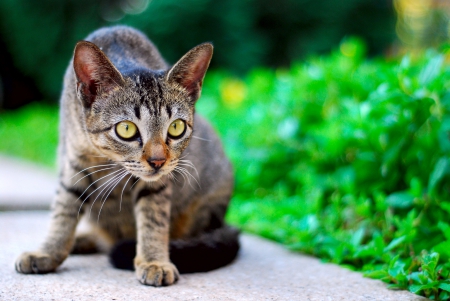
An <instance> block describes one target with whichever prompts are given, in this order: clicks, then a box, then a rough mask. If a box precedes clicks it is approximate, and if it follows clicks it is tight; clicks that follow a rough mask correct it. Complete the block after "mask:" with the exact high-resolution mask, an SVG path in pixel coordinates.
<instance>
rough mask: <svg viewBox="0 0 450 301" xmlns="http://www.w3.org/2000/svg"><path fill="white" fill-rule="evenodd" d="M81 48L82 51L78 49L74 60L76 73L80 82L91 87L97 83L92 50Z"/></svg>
mask: <svg viewBox="0 0 450 301" xmlns="http://www.w3.org/2000/svg"><path fill="white" fill-rule="evenodd" d="M80 48H81V49H77V52H76V53H75V58H74V65H75V73H76V75H77V77H78V80H79V81H81V82H82V83H84V84H85V85H88V86H89V85H91V83H93V82H95V79H94V72H95V71H94V63H93V61H94V59H93V57H92V50H91V49H89V48H88V47H80Z"/></svg>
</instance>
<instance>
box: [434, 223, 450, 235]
mask: <svg viewBox="0 0 450 301" xmlns="http://www.w3.org/2000/svg"><path fill="white" fill-rule="evenodd" d="M437 226H438V228H439V229H440V230H441V231H442V233H444V235H445V238H447V240H450V225H449V224H447V223H444V222H443V221H439V223H438V224H437Z"/></svg>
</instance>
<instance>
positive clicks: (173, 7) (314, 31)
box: [0, 0, 395, 107]
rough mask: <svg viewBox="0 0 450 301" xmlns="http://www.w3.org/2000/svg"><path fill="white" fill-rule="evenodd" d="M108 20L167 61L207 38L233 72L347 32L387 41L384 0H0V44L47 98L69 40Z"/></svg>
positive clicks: (376, 47) (389, 16) (380, 43)
mask: <svg viewBox="0 0 450 301" xmlns="http://www.w3.org/2000/svg"><path fill="white" fill-rule="evenodd" d="M113 24H128V25H131V26H134V27H136V28H138V29H140V30H142V31H144V32H145V33H147V34H148V36H149V37H150V38H151V39H152V40H153V41H154V42H155V43H156V45H158V47H159V48H160V50H161V52H162V53H163V54H164V56H165V57H166V59H167V60H168V61H169V62H172V63H173V62H175V61H176V60H177V59H179V58H180V57H181V56H182V55H183V54H184V53H185V52H187V51H188V50H189V49H190V48H192V47H193V46H195V45H196V44H199V43H202V42H205V41H212V42H213V43H214V44H215V46H216V51H215V55H214V59H213V63H212V67H213V68H214V67H222V68H227V69H228V70H231V71H233V72H236V73H242V72H246V71H248V70H249V69H251V68H253V67H255V66H259V65H266V66H280V65H285V66H287V65H288V64H289V63H290V62H291V61H292V60H294V59H298V58H299V57H301V56H302V55H305V54H309V53H314V52H327V51H329V50H330V48H331V47H332V46H333V45H336V44H337V43H339V41H340V40H341V39H342V38H343V37H344V36H346V35H349V34H353V35H359V36H361V37H363V38H364V39H365V40H366V41H367V42H368V45H369V51H371V52H373V53H380V52H381V51H383V50H384V49H385V48H386V47H387V46H388V45H389V44H390V43H391V42H392V41H393V40H394V39H395V31H394V24H395V15H394V11H393V7H392V3H391V2H390V1H379V0H347V1H340V2H339V1H335V0H320V1H313V0H279V1H277V3H276V4H274V2H273V1H269V0H246V1H242V0H228V1H213V0H185V1H179V0H153V1H149V0H99V1H92V0H76V1H75V0H65V1H59V0H41V1H29V0H2V1H0V41H1V40H4V41H5V44H6V47H7V49H8V51H9V52H10V54H11V56H12V58H13V61H14V64H15V66H17V68H18V69H19V70H21V71H22V72H23V73H24V74H25V75H28V76H31V77H32V78H33V79H34V80H35V82H36V84H37V86H38V87H39V89H40V90H41V92H42V93H44V96H45V97H46V98H47V99H50V100H52V101H56V100H57V98H58V96H59V93H60V90H61V87H62V76H63V72H64V69H65V68H66V66H67V65H68V62H69V60H70V57H71V55H72V51H73V48H74V45H75V43H76V42H77V41H78V40H81V39H83V38H85V37H86V36H87V35H88V34H89V33H90V32H91V31H93V30H95V29H97V28H99V27H101V26H108V25H113ZM0 71H1V69H0ZM5 76H8V74H0V77H5ZM12 97H13V96H12ZM12 97H11V98H8V99H6V100H5V101H13V99H12ZM9 107H15V106H9Z"/></svg>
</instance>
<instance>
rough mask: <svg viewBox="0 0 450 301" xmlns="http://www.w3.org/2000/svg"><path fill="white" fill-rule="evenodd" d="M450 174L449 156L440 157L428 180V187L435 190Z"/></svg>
mask: <svg viewBox="0 0 450 301" xmlns="http://www.w3.org/2000/svg"><path fill="white" fill-rule="evenodd" d="M449 174H450V160H449V158H447V157H442V158H440V159H439V160H438V161H437V162H436V164H435V165H434V169H433V171H432V173H431V175H430V179H429V180H428V189H429V190H430V191H433V190H435V189H436V186H437V184H438V183H439V182H440V181H441V180H442V179H443V178H444V177H445V176H446V175H449Z"/></svg>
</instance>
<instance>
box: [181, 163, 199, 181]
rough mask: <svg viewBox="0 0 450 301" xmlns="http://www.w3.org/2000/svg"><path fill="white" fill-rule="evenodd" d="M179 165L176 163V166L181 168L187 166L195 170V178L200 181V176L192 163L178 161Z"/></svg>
mask: <svg viewBox="0 0 450 301" xmlns="http://www.w3.org/2000/svg"><path fill="white" fill-rule="evenodd" d="M180 162H181V163H178V165H181V166H188V167H191V168H192V169H194V170H195V173H196V174H197V178H199V179H200V175H199V174H198V171H197V168H196V167H195V165H194V163H192V162H191V161H190V160H180Z"/></svg>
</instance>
